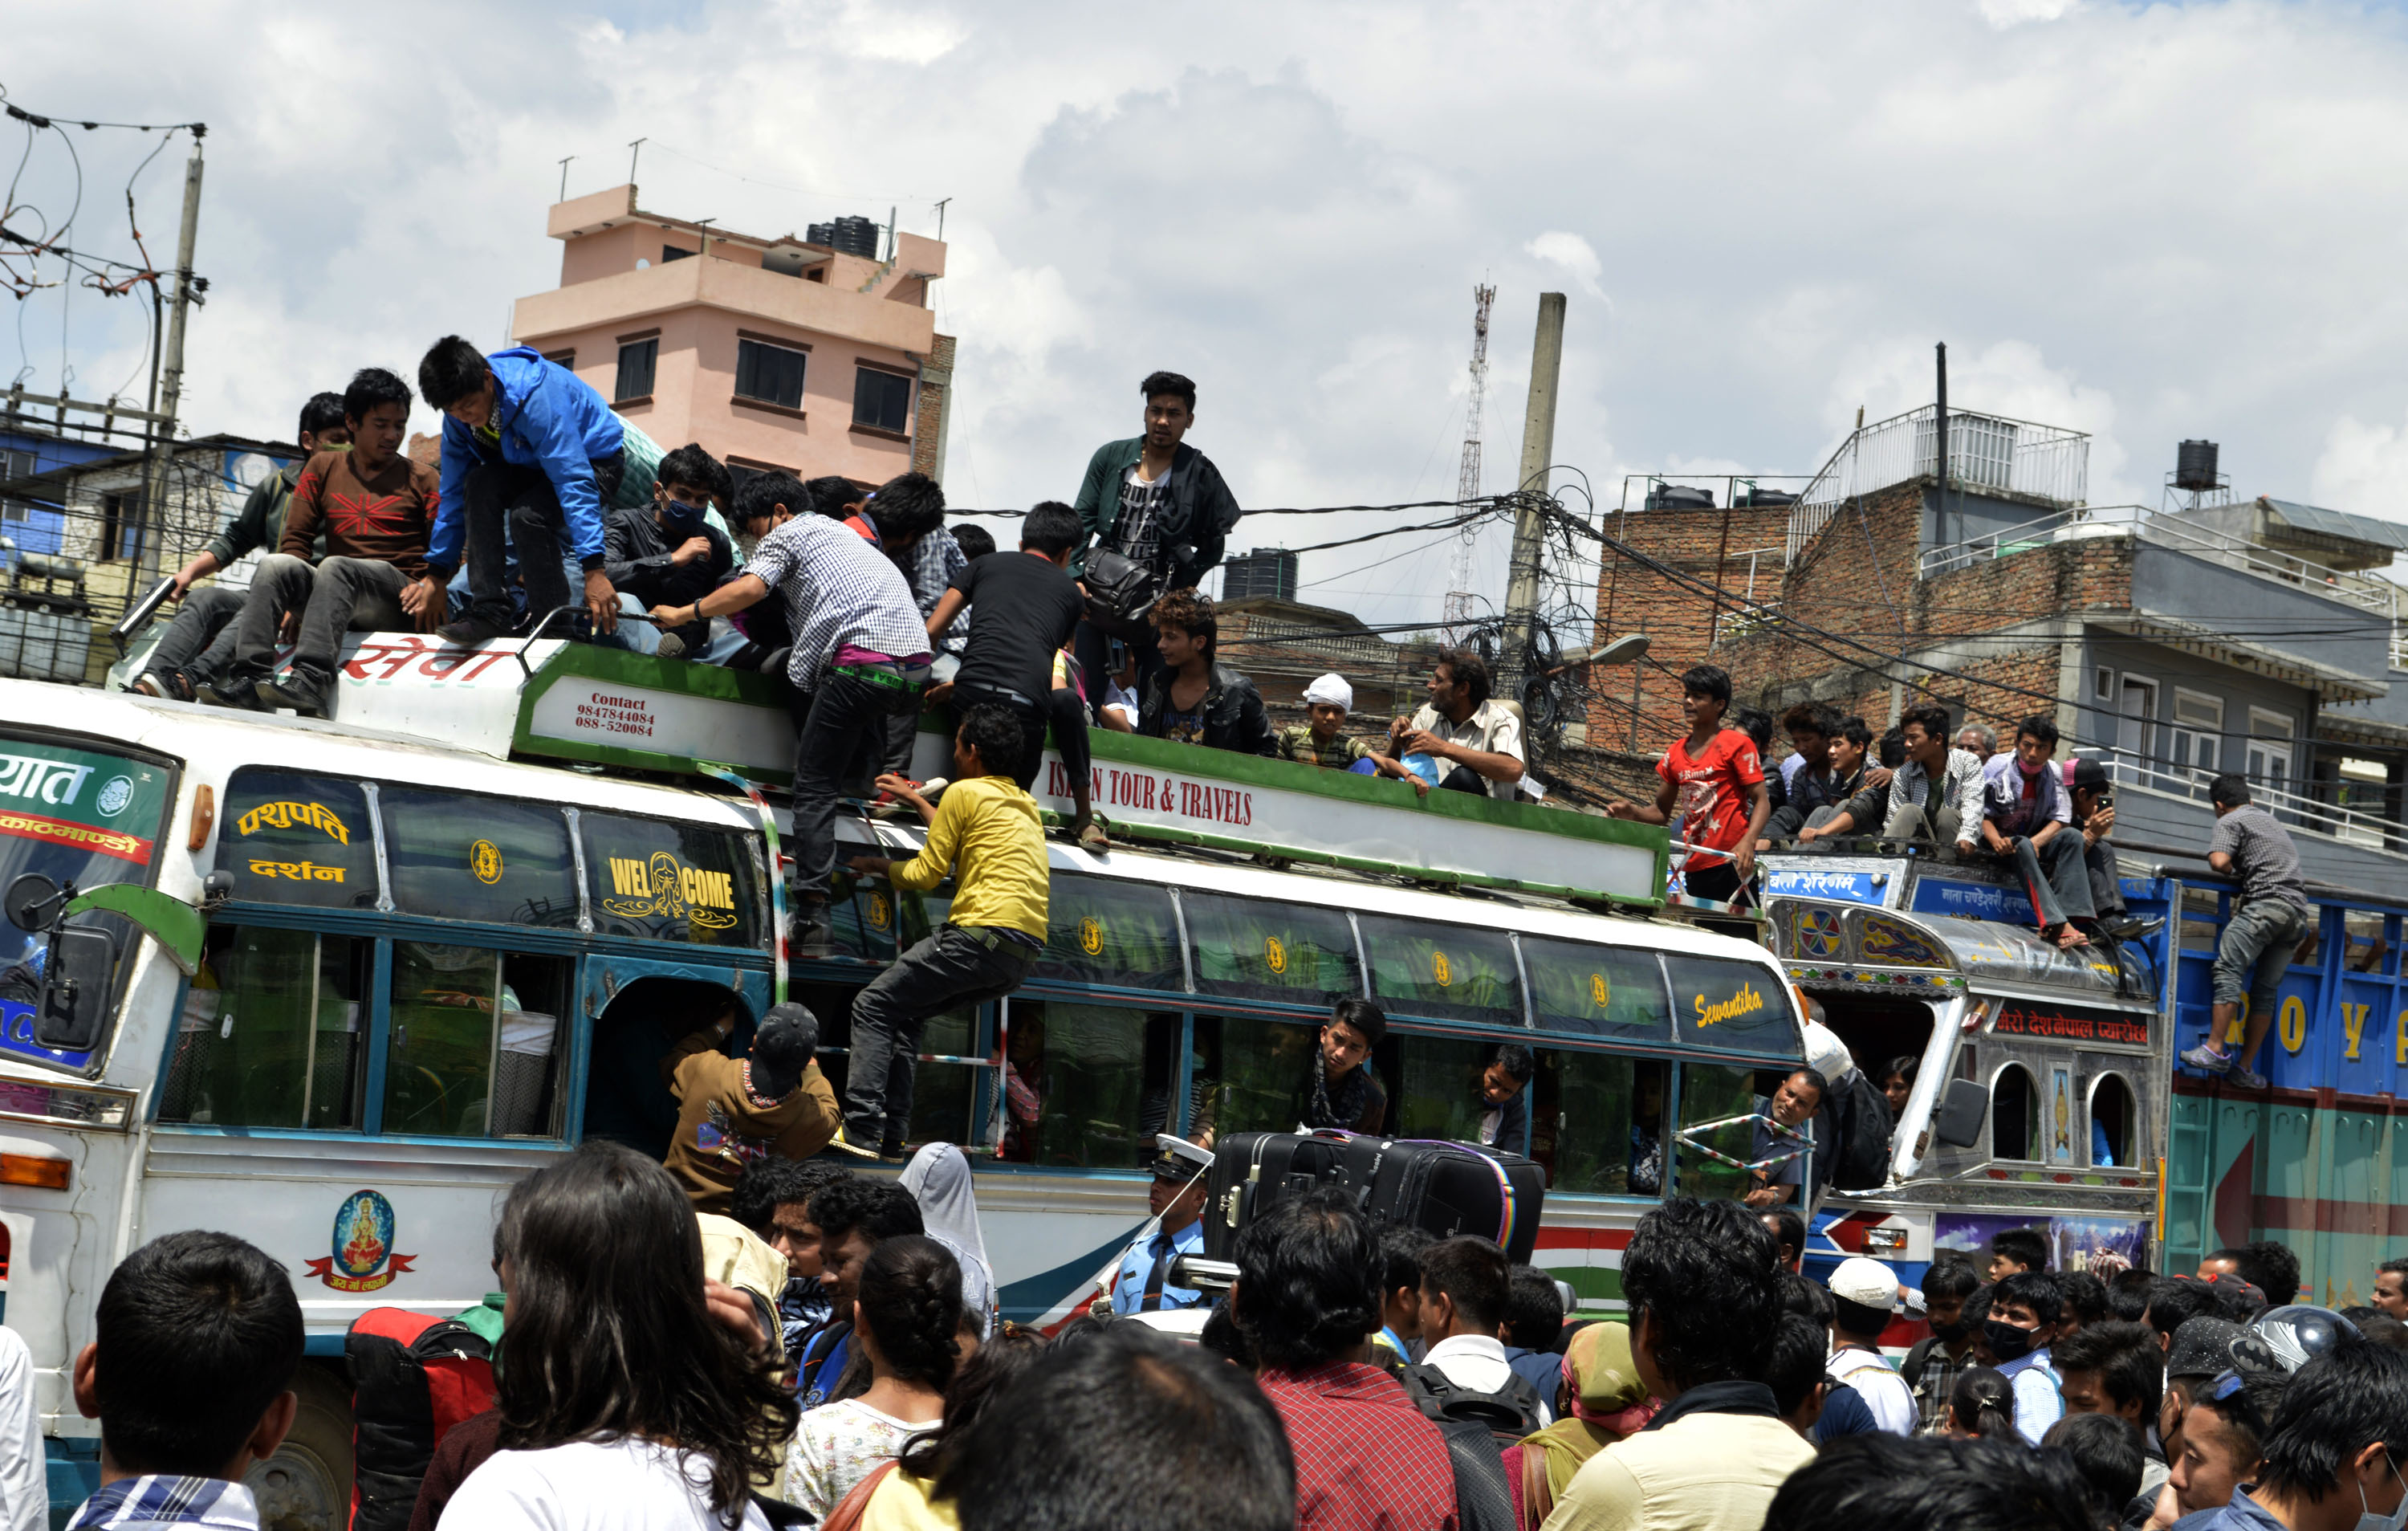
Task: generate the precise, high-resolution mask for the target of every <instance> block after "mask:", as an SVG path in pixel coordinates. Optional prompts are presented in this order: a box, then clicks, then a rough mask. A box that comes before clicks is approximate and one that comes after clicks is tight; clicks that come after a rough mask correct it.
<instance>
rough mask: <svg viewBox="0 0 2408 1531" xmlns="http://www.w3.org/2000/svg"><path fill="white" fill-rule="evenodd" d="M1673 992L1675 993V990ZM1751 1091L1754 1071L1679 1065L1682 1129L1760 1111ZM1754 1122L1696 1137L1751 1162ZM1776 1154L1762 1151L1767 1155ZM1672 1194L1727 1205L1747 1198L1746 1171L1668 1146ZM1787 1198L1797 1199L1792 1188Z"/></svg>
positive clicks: (1762, 1107)
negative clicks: (1726, 1203)
mask: <svg viewBox="0 0 2408 1531" xmlns="http://www.w3.org/2000/svg"><path fill="white" fill-rule="evenodd" d="M1673 992H1674V993H1676V994H1677V993H1679V992H1680V989H1679V988H1678V987H1677V981H1676V987H1675V988H1674V989H1673ZM1766 1109H1767V1108H1766V1106H1765V1105H1763V1104H1761V1103H1760V1101H1759V1098H1758V1096H1757V1094H1756V1071H1755V1070H1754V1069H1749V1068H1732V1067H1730V1066H1728V1065H1727V1064H1723V1063H1684V1064H1682V1065H1681V1126H1682V1127H1683V1128H1684V1129H1685V1128H1687V1127H1688V1126H1689V1125H1690V1124H1691V1123H1693V1122H1707V1121H1718V1120H1720V1119H1723V1118H1725V1117H1742V1116H1746V1115H1748V1114H1749V1113H1751V1112H1757V1113H1761V1112H1764V1111H1765V1110H1766ZM1698 1141H1699V1142H1700V1143H1703V1144H1705V1145H1707V1146H1708V1147H1710V1148H1713V1149H1714V1150H1715V1151H1717V1152H1719V1153H1721V1154H1723V1155H1725V1156H1726V1157H1727V1158H1731V1159H1736V1160H1738V1161H1740V1162H1741V1163H1753V1162H1754V1161H1755V1160H1756V1159H1757V1158H1759V1157H1763V1155H1759V1154H1758V1153H1757V1151H1756V1124H1755V1123H1753V1122H1745V1121H1742V1122H1735V1123H1733V1124H1732V1125H1730V1126H1728V1127H1717V1128H1715V1129H1714V1130H1713V1132H1711V1133H1706V1134H1701V1135H1700V1136H1699V1139H1698ZM1774 1151H1777V1150H1774V1149H1771V1148H1768V1149H1766V1150H1765V1154H1766V1155H1770V1153H1772V1152H1774ZM1673 1160H1674V1165H1673V1184H1672V1190H1673V1191H1674V1192H1676V1193H1677V1194H1680V1195H1683V1196H1695V1197H1698V1198H1699V1200H1702V1201H1728V1200H1731V1199H1733V1198H1736V1197H1739V1196H1742V1195H1744V1194H1746V1192H1747V1190H1748V1187H1749V1184H1750V1183H1751V1182H1750V1177H1749V1174H1748V1172H1747V1171H1746V1170H1743V1169H1739V1168H1735V1167H1734V1166H1732V1165H1729V1164H1726V1163H1723V1162H1722V1161H1721V1160H1718V1159H1712V1158H1709V1157H1708V1156H1706V1155H1705V1154H1702V1153H1699V1151H1698V1150H1697V1149H1696V1148H1685V1147H1683V1146H1681V1145H1679V1144H1675V1145H1674V1146H1673ZM1790 1199H1791V1200H1793V1201H1795V1200H1796V1199H1797V1197H1796V1193H1795V1192H1794V1190H1793V1192H1792V1193H1791V1197H1790Z"/></svg>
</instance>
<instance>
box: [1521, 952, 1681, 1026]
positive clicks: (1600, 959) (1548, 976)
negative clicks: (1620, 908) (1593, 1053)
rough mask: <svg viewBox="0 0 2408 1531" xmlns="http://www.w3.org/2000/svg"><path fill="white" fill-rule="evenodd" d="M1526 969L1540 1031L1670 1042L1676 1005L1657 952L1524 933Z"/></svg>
mask: <svg viewBox="0 0 2408 1531" xmlns="http://www.w3.org/2000/svg"><path fill="white" fill-rule="evenodd" d="M1522 965H1523V966H1524V967H1526V968H1527V969H1528V970H1529V975H1530V1008H1531V1009H1532V1010H1533V1011H1535V1012H1536V1013H1537V1018H1538V1023H1539V1026H1540V1028H1541V1030H1545V1031H1556V1032H1578V1033H1584V1034H1586V1035H1590V1036H1607V1037H1614V1038H1618V1039H1625V1040H1630V1041H1643V1042H1669V1041H1670V1040H1671V1036H1672V1005H1671V1001H1670V999H1669V998H1668V997H1667V995H1666V991H1665V989H1664V968H1663V964H1662V963H1661V962H1659V961H1657V960H1656V954H1655V953H1654V952H1649V951H1627V950H1624V949H1623V948H1621V947H1617V946H1593V945H1591V944H1590V943H1588V942H1585V941H1558V940H1555V939H1554V938H1552V937H1548V936H1535V935H1525V936H1524V937H1522Z"/></svg>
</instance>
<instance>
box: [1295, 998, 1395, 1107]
mask: <svg viewBox="0 0 2408 1531" xmlns="http://www.w3.org/2000/svg"><path fill="white" fill-rule="evenodd" d="M1387 1034H1388V1018H1387V1015H1386V1013H1385V1012H1383V1010H1382V1009H1381V1008H1380V1007H1379V1006H1378V1005H1376V1004H1372V1003H1371V1002H1370V1001H1369V1000H1340V1001H1339V1002H1338V1004H1337V1007H1336V1008H1335V1009H1334V1010H1332V1011H1331V1012H1330V1015H1329V1019H1328V1020H1326V1021H1325V1022H1324V1023H1323V1024H1322V1028H1321V1046H1320V1047H1319V1049H1318V1051H1317V1052H1316V1054H1315V1057H1316V1061H1317V1062H1319V1063H1320V1065H1321V1066H1320V1067H1319V1068H1316V1069H1314V1070H1313V1071H1312V1094H1311V1096H1309V1097H1308V1098H1307V1100H1306V1102H1305V1107H1304V1126H1305V1130H1306V1131H1307V1132H1312V1131H1313V1130H1315V1129H1318V1128H1323V1127H1337V1128H1342V1129H1344V1130H1345V1131H1347V1132H1350V1133H1376V1132H1378V1131H1379V1130H1380V1124H1381V1123H1382V1122H1383V1121H1385V1120H1387V1118H1388V1092H1387V1090H1385V1089H1383V1087H1382V1086H1381V1084H1380V1076H1378V1075H1377V1074H1375V1073H1373V1072H1372V1071H1371V1049H1372V1048H1374V1047H1378V1046H1379V1045H1380V1043H1381V1041H1382V1040H1383V1038H1385V1037H1386V1036H1387Z"/></svg>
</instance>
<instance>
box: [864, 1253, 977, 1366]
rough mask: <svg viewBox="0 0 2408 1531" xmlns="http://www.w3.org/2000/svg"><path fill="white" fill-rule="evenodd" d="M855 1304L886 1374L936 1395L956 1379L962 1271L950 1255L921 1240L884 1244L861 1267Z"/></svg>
mask: <svg viewBox="0 0 2408 1531" xmlns="http://www.w3.org/2000/svg"><path fill="white" fill-rule="evenodd" d="M857 1300H858V1301H859V1303H860V1304H861V1322H863V1323H864V1324H866V1325H867V1326H868V1329H869V1334H870V1337H871V1338H872V1339H873V1340H875V1341H876V1342H877V1345H878V1353H879V1354H880V1355H881V1356H882V1357H883V1358H884V1360H885V1362H886V1366H887V1369H888V1370H890V1371H892V1372H893V1373H894V1374H895V1375H896V1377H898V1378H901V1379H904V1380H906V1381H910V1382H925V1383H926V1384H927V1385H928V1386H930V1387H933V1388H938V1389H942V1388H943V1387H944V1386H945V1385H946V1384H947V1383H949V1382H951V1381H952V1380H953V1336H955V1335H956V1334H957V1333H959V1332H960V1330H961V1327H962V1266H961V1262H959V1261H957V1260H955V1259H954V1258H953V1253H952V1251H951V1250H949V1249H946V1248H945V1247H944V1246H943V1245H941V1244H939V1243H938V1242H937V1241H936V1240H935V1239H933V1238H928V1237H926V1236H925V1235H918V1234H904V1235H900V1236H899V1237H896V1238H888V1239H882V1240H880V1241H879V1245H878V1248H876V1249H872V1250H870V1251H869V1258H868V1259H867V1260H866V1261H864V1262H863V1263H862V1266H861V1290H860V1293H859V1296H858V1299H857Z"/></svg>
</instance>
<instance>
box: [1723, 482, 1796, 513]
mask: <svg viewBox="0 0 2408 1531" xmlns="http://www.w3.org/2000/svg"><path fill="white" fill-rule="evenodd" d="M1731 503H1732V504H1734V505H1737V506H1739V507H1741V508H1742V509H1743V510H1756V511H1762V510H1777V509H1779V508H1780V507H1782V506H1784V505H1795V504H1797V503H1798V497H1797V496H1796V495H1793V494H1791V493H1790V492H1789V491H1788V490H1786V489H1755V488H1749V489H1742V490H1741V491H1740V495H1739V498H1737V499H1735V500H1733V501H1731Z"/></svg>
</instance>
